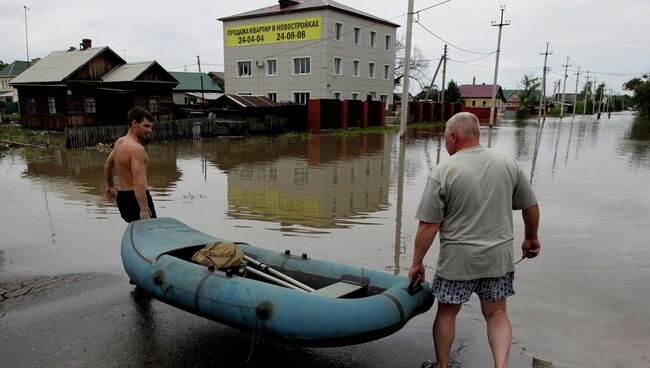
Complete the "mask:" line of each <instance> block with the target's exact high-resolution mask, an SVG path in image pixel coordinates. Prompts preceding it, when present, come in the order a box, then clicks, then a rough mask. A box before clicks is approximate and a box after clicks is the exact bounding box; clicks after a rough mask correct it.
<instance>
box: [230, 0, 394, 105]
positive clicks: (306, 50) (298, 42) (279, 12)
mask: <svg viewBox="0 0 650 368" xmlns="http://www.w3.org/2000/svg"><path fill="white" fill-rule="evenodd" d="M219 20H221V21H222V22H223V33H224V76H225V89H226V93H233V94H240V95H261V96H267V97H269V98H271V99H273V100H275V101H278V102H285V101H292V102H297V103H306V101H307V100H308V99H310V98H311V99H319V98H334V99H341V100H343V99H347V100H367V99H372V100H375V101H376V100H381V101H384V102H386V104H387V105H388V104H392V103H393V87H394V86H393V80H394V77H393V74H394V67H395V30H396V28H397V27H399V25H397V24H395V23H392V22H389V21H387V20H384V19H381V18H378V17H375V16H373V15H370V14H367V13H364V12H361V11H358V10H356V9H353V8H350V7H348V6H345V5H342V4H339V3H337V2H335V1H331V0H304V1H290V0H280V1H279V2H278V4H277V5H274V6H270V7H266V8H262V9H257V10H253V11H250V12H246V13H242V14H237V15H233V16H230V17H225V18H221V19H219Z"/></svg>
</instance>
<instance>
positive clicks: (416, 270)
mask: <svg viewBox="0 0 650 368" xmlns="http://www.w3.org/2000/svg"><path fill="white" fill-rule="evenodd" d="M439 229H440V224H430V223H428V222H423V221H420V224H419V225H418V231H417V233H416V234H415V249H414V251H413V263H412V264H411V269H410V270H409V279H410V280H415V281H416V282H422V281H424V280H425V277H424V274H425V271H424V264H423V263H422V262H423V261H424V256H425V255H426V254H427V252H428V251H429V248H430V247H431V243H433V239H435V237H436V234H437V233H438V230H439ZM416 275H417V278H416Z"/></svg>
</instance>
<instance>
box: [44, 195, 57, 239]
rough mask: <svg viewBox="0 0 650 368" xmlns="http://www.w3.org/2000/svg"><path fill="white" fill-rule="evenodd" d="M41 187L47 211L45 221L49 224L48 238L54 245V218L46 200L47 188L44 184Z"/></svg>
mask: <svg viewBox="0 0 650 368" xmlns="http://www.w3.org/2000/svg"><path fill="white" fill-rule="evenodd" d="M42 187H43V197H45V210H46V211H47V221H48V223H49V225H50V238H51V239H52V245H56V231H54V219H52V212H51V211H50V204H49V201H48V200H47V190H45V184H43V185H42Z"/></svg>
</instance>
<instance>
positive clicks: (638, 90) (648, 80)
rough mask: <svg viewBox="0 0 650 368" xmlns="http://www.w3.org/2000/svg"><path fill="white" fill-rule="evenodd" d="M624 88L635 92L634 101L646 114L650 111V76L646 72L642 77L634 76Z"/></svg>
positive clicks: (640, 110)
mask: <svg viewBox="0 0 650 368" xmlns="http://www.w3.org/2000/svg"><path fill="white" fill-rule="evenodd" d="M623 88H625V89H626V90H628V91H632V92H634V97H632V101H633V102H634V104H635V105H636V107H637V108H638V109H639V112H641V113H642V114H644V115H648V113H649V112H650V77H649V76H648V75H647V74H646V75H644V76H643V77H641V78H638V77H637V78H632V79H630V80H629V81H627V82H625V84H623Z"/></svg>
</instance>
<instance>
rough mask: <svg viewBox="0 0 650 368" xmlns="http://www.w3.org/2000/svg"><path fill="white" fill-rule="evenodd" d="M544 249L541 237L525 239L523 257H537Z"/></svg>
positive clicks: (522, 246) (522, 245) (522, 247)
mask: <svg viewBox="0 0 650 368" xmlns="http://www.w3.org/2000/svg"><path fill="white" fill-rule="evenodd" d="M541 250H542V244H541V243H540V242H539V239H537V238H535V239H524V241H523V243H522V244H521V251H522V253H521V256H522V258H535V257H537V256H538V255H539V252H540V251H541Z"/></svg>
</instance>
